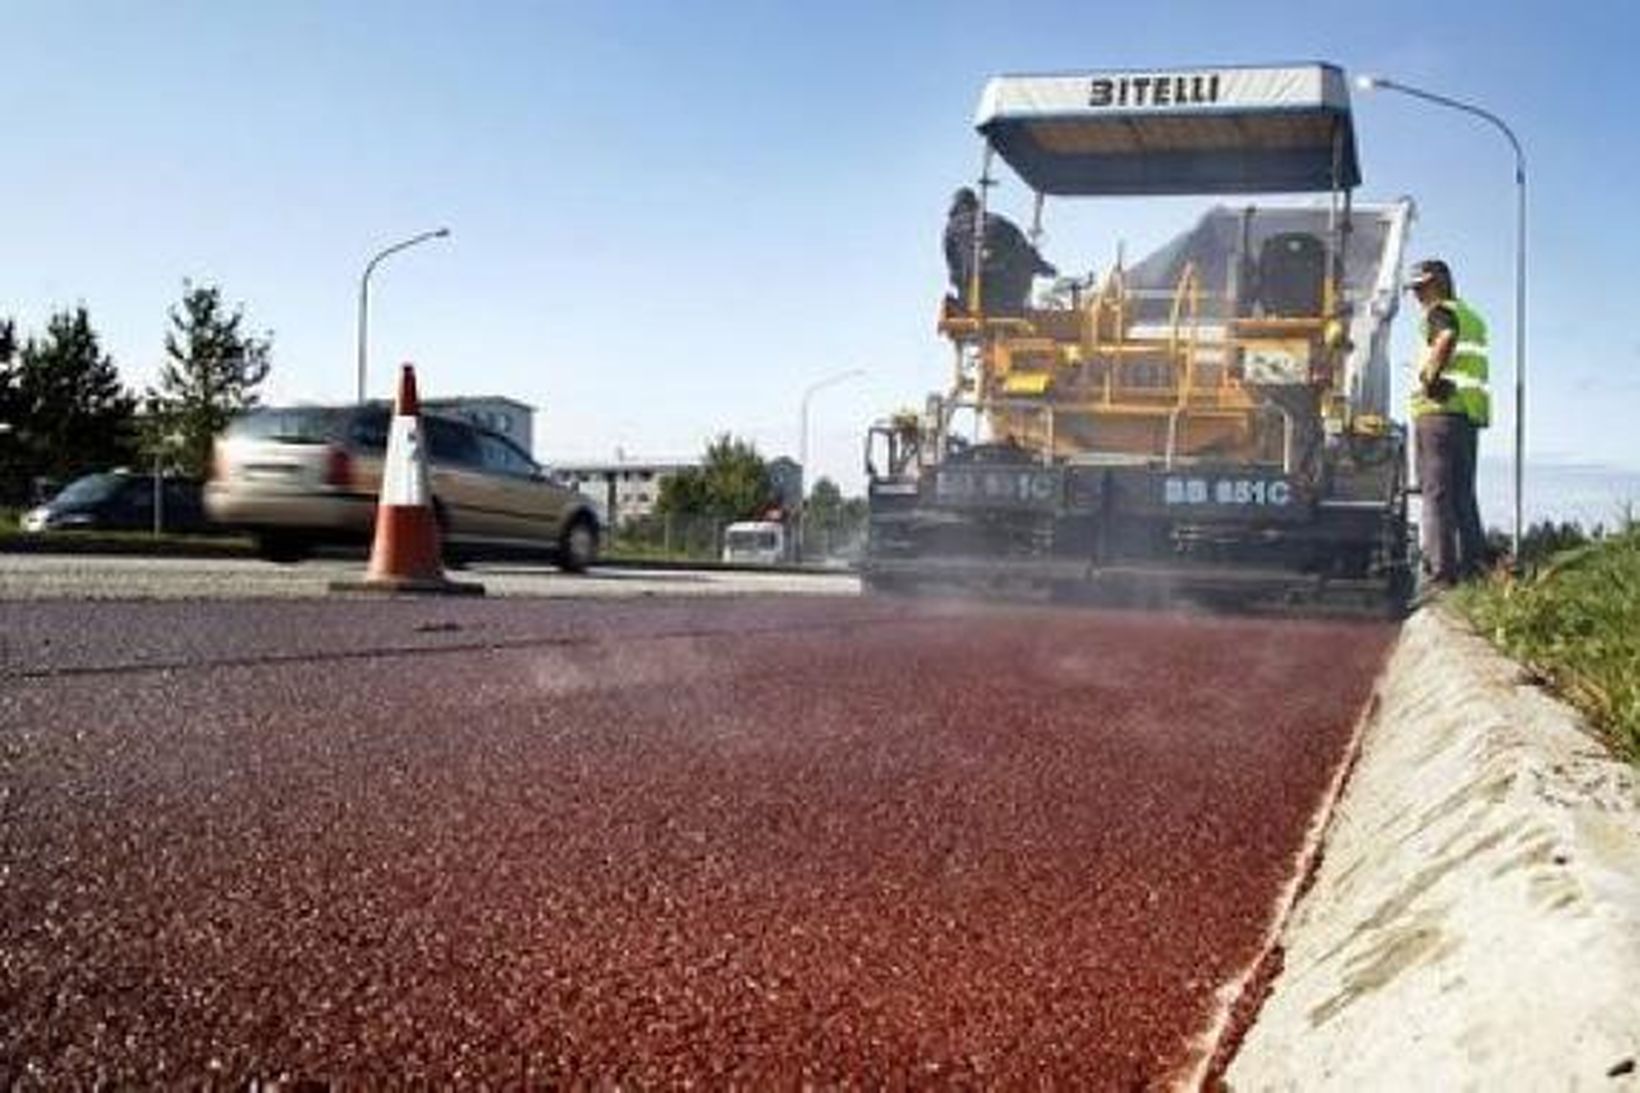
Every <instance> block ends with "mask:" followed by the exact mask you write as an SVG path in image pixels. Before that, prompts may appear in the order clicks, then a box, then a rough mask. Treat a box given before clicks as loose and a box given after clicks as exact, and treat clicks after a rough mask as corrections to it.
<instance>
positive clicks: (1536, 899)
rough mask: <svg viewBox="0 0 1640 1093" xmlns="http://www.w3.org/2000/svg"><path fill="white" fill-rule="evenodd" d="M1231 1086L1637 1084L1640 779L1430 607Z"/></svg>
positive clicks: (1368, 735)
mask: <svg viewBox="0 0 1640 1093" xmlns="http://www.w3.org/2000/svg"><path fill="white" fill-rule="evenodd" d="M1376 700H1377V703H1378V708H1377V711H1376V713H1375V715H1374V716H1373V717H1372V719H1371V720H1370V722H1369V723H1368V724H1367V726H1366V729H1365V733H1364V736H1363V738H1362V743H1361V753H1360V756H1359V759H1358V762H1357V765H1356V768H1355V771H1354V774H1353V775H1352V777H1351V778H1350V781H1349V783H1348V785H1347V786H1346V788H1345V790H1344V794H1343V797H1342V798H1341V799H1340V801H1339V802H1338V806H1337V809H1336V811H1335V812H1334V814H1333V816H1332V819H1331V823H1330V826H1329V828H1328V833H1327V838H1326V843H1325V846H1324V849H1323V858H1322V861H1321V863H1320V866H1319V869H1318V870H1317V872H1316V875H1315V881H1314V884H1313V885H1312V886H1311V888H1310V889H1309V891H1308V892H1307V893H1306V894H1305V895H1304V896H1303V898H1302V899H1301V900H1300V901H1299V903H1298V905H1297V907H1296V908H1295V910H1294V912H1293V914H1292V916H1291V917H1290V919H1289V920H1288V922H1287V923H1286V924H1285V926H1284V927H1283V929H1282V933H1281V946H1282V971H1281V973H1280V975H1279V976H1277V978H1276V979H1275V981H1274V983H1273V985H1272V988H1271V992H1270V995H1269V997H1268V998H1267V999H1266V1000H1265V1002H1264V1005H1263V1007H1262V1009H1261V1010H1260V1011H1259V1014H1258V1017H1257V1019H1256V1020H1255V1022H1254V1023H1253V1026H1252V1028H1251V1029H1250V1030H1249V1031H1248V1033H1247V1035H1246V1037H1245V1038H1244V1039H1243V1041H1242V1044H1241V1047H1240V1049H1239V1051H1238V1052H1237V1054H1236V1056H1235V1058H1234V1059H1233V1060H1232V1062H1231V1064H1230V1066H1229V1068H1228V1070H1227V1072H1226V1075H1225V1080H1226V1083H1227V1084H1228V1085H1229V1086H1230V1087H1231V1088H1232V1089H1260V1090H1262V1089H1284V1090H1285V1089H1304V1090H1313V1089H1350V1090H1357V1089H1396V1090H1402V1089H1470V1088H1473V1089H1482V1088H1488V1089H1490V1088H1507V1089H1600V1090H1623V1089H1640V1075H1637V1074H1636V1071H1635V1067H1636V1065H1637V1063H1640V777H1637V774H1636V772H1635V771H1634V770H1633V768H1631V767H1629V766H1628V765H1627V764H1624V763H1620V762H1618V761H1616V760H1614V759H1612V758H1610V756H1609V755H1608V753H1607V752H1606V750H1605V749H1604V748H1603V747H1602V746H1601V745H1600V744H1599V743H1598V742H1597V741H1596V740H1594V739H1593V738H1592V737H1591V736H1590V735H1589V733H1588V731H1587V729H1586V728H1585V727H1584V725H1583V723H1582V721H1581V720H1580V719H1579V718H1578V716H1577V715H1576V714H1575V713H1573V712H1572V711H1571V710H1570V709H1568V708H1567V707H1566V706H1564V705H1562V704H1561V703H1559V702H1556V701H1555V700H1553V699H1551V698H1549V697H1547V696H1546V695H1544V694H1543V693H1542V692H1541V691H1539V690H1537V689H1536V688H1533V687H1530V686H1527V685H1525V684H1524V683H1523V682H1522V680H1521V675H1520V670H1519V668H1518V667H1517V666H1516V665H1515V664H1513V662H1511V661H1509V660H1507V659H1505V658H1503V657H1502V656H1500V655H1498V654H1497V653H1496V652H1495V651H1494V650H1493V649H1492V648H1491V646H1489V645H1488V644H1486V643H1485V642H1484V641H1483V640H1481V639H1480V638H1478V637H1476V636H1475V635H1474V634H1472V633H1469V632H1468V631H1467V630H1466V629H1465V628H1464V627H1463V626H1462V625H1461V624H1459V623H1457V622H1456V621H1454V620H1453V619H1451V618H1449V617H1447V616H1445V615H1443V614H1442V613H1441V612H1439V611H1429V610H1426V611H1422V612H1419V613H1418V614H1416V615H1414V616H1413V617H1412V618H1411V619H1410V620H1408V622H1407V623H1406V626H1405V627H1404V629H1403V632H1402V636H1401V640H1400V642H1399V644H1398V645H1397V647H1396V649H1395V651H1394V653H1393V655H1392V656H1391V658H1390V662H1389V665H1388V667H1387V668H1386V669H1385V673H1384V676H1383V677H1382V679H1381V680H1380V683H1379V687H1378V692H1377V695H1376Z"/></svg>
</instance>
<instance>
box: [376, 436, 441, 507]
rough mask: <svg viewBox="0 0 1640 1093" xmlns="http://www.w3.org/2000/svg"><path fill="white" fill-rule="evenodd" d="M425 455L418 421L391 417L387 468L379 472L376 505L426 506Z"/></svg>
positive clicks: (427, 492)
mask: <svg viewBox="0 0 1640 1093" xmlns="http://www.w3.org/2000/svg"><path fill="white" fill-rule="evenodd" d="M430 493H432V491H431V490H429V489H428V488H427V453H426V452H425V451H423V450H422V446H421V419H420V418H415V417H394V418H393V428H392V431H391V432H389V433H388V434H387V466H386V467H384V468H383V469H382V494H381V501H380V503H381V504H383V505H395V506H399V507H402V508H412V507H418V506H422V505H426V504H427V498H428V495H429V494H430Z"/></svg>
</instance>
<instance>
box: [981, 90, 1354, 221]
mask: <svg viewBox="0 0 1640 1093" xmlns="http://www.w3.org/2000/svg"><path fill="white" fill-rule="evenodd" d="M974 125H975V127H976V128H978V129H979V131H980V132H981V133H983V134H984V135H985V138H986V139H987V140H988V141H990V143H991V146H992V147H993V148H995V149H996V150H997V152H999V153H1000V154H1001V155H1002V158H1003V159H1005V160H1007V161H1008V164H1009V166H1011V167H1013V169H1014V170H1015V171H1016V172H1018V174H1019V176H1020V177H1021V178H1022V179H1024V180H1025V181H1026V182H1027V183H1028V184H1029V185H1030V186H1031V188H1032V189H1034V190H1036V191H1037V192H1039V193H1046V194H1240V193H1297V192H1311V191H1321V190H1330V189H1332V188H1333V187H1334V185H1335V184H1336V185H1337V186H1339V187H1343V188H1353V187H1355V186H1357V185H1359V184H1360V182H1361V168H1360V165H1359V163H1358V162H1357V160H1356V155H1355V128H1354V125H1353V124H1352V123H1351V120H1350V98H1349V89H1348V87H1347V85H1346V84H1345V81H1344V74H1343V72H1342V71H1340V70H1339V69H1337V68H1335V67H1333V66H1332V65H1324V64H1309V65H1297V66H1293V67H1284V68H1197V69H1178V70H1173V71H1149V72H1105V73H1091V74H1084V75H1070V76H1065V75H1061V76H998V77H996V78H995V79H993V80H991V81H990V82H989V83H988V84H986V86H985V94H984V96H983V97H982V98H981V99H980V104H979V111H978V113H977V114H976V115H975V117H974Z"/></svg>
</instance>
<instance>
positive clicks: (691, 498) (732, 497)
mask: <svg viewBox="0 0 1640 1093" xmlns="http://www.w3.org/2000/svg"><path fill="white" fill-rule="evenodd" d="M774 503H775V496H774V488H773V486H772V485H771V484H770V482H769V470H768V467H767V466H766V465H765V464H764V462H763V457H762V456H760V455H758V454H757V448H756V447H755V446H753V445H752V443H751V442H750V441H746V440H741V439H740V438H738V437H733V436H730V435H729V434H728V433H724V434H722V435H721V436H719V437H718V438H717V439H716V440H714V441H712V442H711V443H710V444H709V445H707V447H706V455H705V458H704V459H702V460H701V465H700V466H699V467H694V468H690V469H689V470H685V471H679V472H678V473H677V474H674V475H672V476H671V477H669V478H667V479H666V480H665V481H664V482H663V483H662V484H661V494H660V497H659V498H658V499H657V501H656V508H657V510H658V511H659V512H661V513H662V514H664V515H669V516H709V517H712V518H714V519H717V520H723V521H730V520H751V519H755V518H756V517H758V516H761V515H763V513H764V512H766V511H767V510H768V508H769V507H770V506H771V505H773V504H774Z"/></svg>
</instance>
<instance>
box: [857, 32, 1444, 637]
mask: <svg viewBox="0 0 1640 1093" xmlns="http://www.w3.org/2000/svg"><path fill="white" fill-rule="evenodd" d="M975 125H976V127H977V129H978V130H979V133H980V135H981V137H982V138H983V141H984V150H983V167H982V170H981V177H980V185H979V186H978V187H977V190H978V193H979V195H980V201H981V207H982V209H983V207H984V205H985V204H986V203H987V201H988V195H989V191H990V189H991V188H992V187H993V186H994V185H996V181H997V180H996V179H994V178H993V177H992V172H993V170H994V168H995V166H996V160H997V159H998V158H1000V159H1001V161H1002V162H1004V163H1006V164H1007V165H1008V167H1010V168H1012V170H1013V172H1014V173H1015V174H1016V175H1017V176H1018V178H1019V179H1020V180H1022V181H1023V182H1024V183H1025V185H1026V186H1028V187H1029V188H1030V189H1031V191H1032V192H1033V194H1034V197H1035V210H1036V214H1035V218H1034V221H1033V223H1032V227H1031V230H1032V232H1033V233H1034V234H1038V235H1039V234H1040V232H1041V226H1042V218H1043V212H1044V208H1045V205H1046V202H1047V199H1048V198H1062V197H1081V196H1144V195H1182V194H1189V195H1262V196H1261V198H1260V200H1259V201H1258V202H1253V200H1252V198H1251V197H1250V196H1243V197H1242V199H1241V200H1242V201H1243V202H1246V203H1236V204H1228V203H1227V204H1223V205H1219V206H1215V207H1213V208H1211V209H1210V210H1209V211H1207V212H1206V213H1205V215H1203V216H1202V217H1201V219H1200V220H1199V222H1197V223H1196V224H1195V225H1194V226H1193V227H1191V228H1190V229H1189V230H1187V231H1186V232H1184V233H1183V234H1182V235H1180V236H1178V237H1177V238H1175V239H1173V240H1172V241H1171V242H1169V243H1168V244H1167V245H1166V246H1164V247H1162V248H1161V249H1160V250H1157V251H1156V252H1155V253H1153V254H1150V255H1149V256H1147V257H1145V258H1144V259H1143V260H1142V261H1139V262H1137V263H1136V264H1133V265H1132V266H1131V267H1127V266H1126V265H1124V263H1122V262H1120V261H1118V262H1117V263H1116V264H1115V266H1114V268H1112V269H1110V270H1109V271H1108V272H1107V273H1106V274H1105V275H1104V276H1103V277H1102V278H1100V279H1098V280H1094V279H1092V278H1085V279H1083V280H1081V281H1078V280H1075V279H1061V280H1059V281H1056V282H1055V283H1054V285H1053V286H1052V288H1051V289H1049V290H1046V291H1044V292H1042V293H1039V294H1038V295H1037V297H1036V298H1035V299H1034V300H1032V301H1031V302H1030V303H1029V304H1028V305H1027V306H1026V307H1025V308H1024V309H1023V311H1019V310H1014V311H1012V313H1009V314H1000V313H998V314H988V313H987V312H986V301H985V300H984V299H983V298H982V293H981V287H980V284H979V281H980V278H979V276H978V275H977V270H978V268H979V267H980V265H981V264H982V262H981V258H982V254H981V252H980V251H979V250H978V249H977V248H978V247H979V245H980V243H979V241H976V262H975V266H976V276H975V277H974V283H973V284H972V285H970V286H968V291H966V292H964V293H962V295H961V298H958V297H957V296H955V295H953V296H948V297H947V298H946V299H945V300H944V301H943V303H942V307H941V310H940V315H939V322H938V329H939V332H940V333H941V334H942V335H943V336H944V337H946V338H947V339H949V340H950V343H951V345H952V347H953V351H954V375H953V379H952V382H951V386H950V388H949V390H948V392H946V393H945V394H940V395H934V396H931V397H930V398H929V399H928V402H927V405H926V407H925V408H922V409H921V410H913V411H907V412H904V413H902V414H900V415H898V416H896V417H894V418H891V419H888V420H885V421H882V422H880V423H878V424H877V425H874V426H873V427H872V428H871V430H870V431H869V434H868V438H867V444H866V449H867V451H866V470H867V477H868V481H869V497H870V511H871V516H870V528H869V536H868V543H867V550H866V555H865V558H864V560H863V572H864V576H865V579H866V582H867V585H868V587H871V588H874V589H899V588H904V587H907V586H927V585H935V586H940V585H953V584H954V585H958V586H961V587H962V588H964V589H969V590H972V589H975V588H984V589H996V588H1001V589H1012V588H1018V587H1020V586H1028V587H1030V588H1033V589H1041V588H1048V589H1053V590H1056V591H1061V592H1078V593H1081V592H1088V591H1096V592H1097V591H1106V592H1110V593H1113V594H1117V595H1121V596H1126V597H1132V596H1141V597H1146V598H1149V597H1154V596H1163V597H1167V598H1170V599H1171V598H1174V597H1178V596H1185V597H1189V598H1196V599H1204V600H1216V601H1224V600H1229V601H1231V602H1232V603H1233V604H1237V605H1243V604H1245V605H1251V604H1257V603H1265V602H1280V603H1289V604H1290V603H1293V602H1295V601H1311V602H1316V603H1336V604H1344V605H1353V606H1366V607H1371V608H1374V609H1376V608H1383V607H1388V608H1389V609H1391V610H1394V609H1395V608H1396V607H1397V606H1398V605H1399V604H1401V603H1403V602H1404V600H1405V597H1406V595H1407V593H1408V591H1409V590H1410V586H1411V583H1412V582H1411V562H1410V558H1411V552H1410V543H1409V536H1408V529H1407V514H1406V474H1405V469H1406V458H1405V430H1404V428H1403V427H1402V426H1400V425H1398V424H1396V423H1394V422H1392V421H1391V419H1390V416H1389V399H1390V365H1389V333H1390V325H1391V321H1392V319H1393V317H1394V315H1395V312H1396V309H1397V305H1398V292H1399V290H1400V287H1401V284H1400V276H1401V275H1400V270H1401V261H1402V256H1403V251H1404V245H1405V241H1406V234H1407V230H1408V227H1409V224H1410V222H1411V219H1412V215H1413V214H1412V206H1411V203H1410V202H1409V201H1407V200H1404V199H1403V200H1400V201H1397V202H1394V203H1390V204H1385V205H1375V206H1357V205H1355V204H1354V203H1353V201H1352V194H1353V191H1354V189H1355V187H1356V186H1358V185H1359V183H1360V180H1361V173H1360V167H1359V161H1358V159H1357V152H1356V143H1355V132H1354V127H1353V124H1352V120H1351V112H1350V103H1349V91H1348V85H1347V83H1346V81H1345V79H1344V74H1343V73H1342V72H1341V71H1340V70H1339V69H1337V68H1335V67H1333V66H1330V65H1324V64H1309V65H1298V66H1284V67H1262V68H1254V67H1246V68H1222V69H1190V70H1180V71H1153V72H1117V73H1096V74H1086V75H1051V76H1004V77H999V78H996V79H993V80H991V81H990V83H989V84H988V85H987V87H986V89H985V93H984V96H983V98H982V99H981V102H980V106H979V110H978V113H977V116H976V119H975ZM1269 195H1307V196H1300V197H1297V198H1294V197H1291V196H1286V197H1278V198H1277V200H1278V201H1281V202H1284V203H1282V204H1271V203H1269V200H1268V198H1269ZM1110 207H1111V208H1115V209H1118V210H1120V203H1115V202H1113V203H1111V205H1110ZM1056 257H1060V256H1056Z"/></svg>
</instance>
